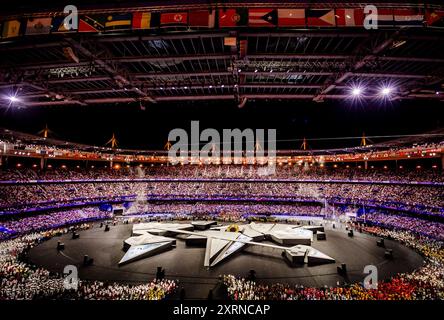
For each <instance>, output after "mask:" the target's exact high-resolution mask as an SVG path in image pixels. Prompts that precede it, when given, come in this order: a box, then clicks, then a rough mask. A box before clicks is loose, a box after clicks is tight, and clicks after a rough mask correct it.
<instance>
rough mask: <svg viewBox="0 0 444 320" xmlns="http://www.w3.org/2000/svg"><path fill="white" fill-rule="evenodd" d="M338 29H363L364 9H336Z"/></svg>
mask: <svg viewBox="0 0 444 320" xmlns="http://www.w3.org/2000/svg"><path fill="white" fill-rule="evenodd" d="M336 25H337V26H338V27H362V26H363V25H364V10H363V9H336Z"/></svg>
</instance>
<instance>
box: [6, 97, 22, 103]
mask: <svg viewBox="0 0 444 320" xmlns="http://www.w3.org/2000/svg"><path fill="white" fill-rule="evenodd" d="M8 99H9V101H10V102H11V103H16V102H19V101H20V99H19V98H17V97H16V96H9V97H8Z"/></svg>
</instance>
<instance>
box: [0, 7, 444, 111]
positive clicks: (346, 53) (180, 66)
mask: <svg viewBox="0 0 444 320" xmlns="http://www.w3.org/2000/svg"><path fill="white" fill-rule="evenodd" d="M379 2H380V3H386V2H385V1H379ZM161 3H162V2H155V4H153V6H151V7H150V6H147V5H146V6H145V7H141V6H135V7H133V9H128V7H125V6H123V7H125V9H121V7H122V5H119V7H117V8H115V7H113V9H111V7H110V9H109V10H108V11H109V13H107V14H106V17H107V19H114V18H113V17H114V15H116V14H118V13H121V12H127V11H128V10H134V11H133V12H141V10H142V11H143V10H148V9H149V8H151V10H153V11H152V13H153V14H162V13H169V12H175V13H177V6H176V7H168V6H165V5H161ZM242 3H243V4H245V2H242ZM170 4H171V3H170ZM239 5H240V4H239V3H237V4H236V3H234V2H230V1H227V2H224V3H223V4H222V5H221V4H208V2H202V1H194V2H193V1H190V2H186V3H183V10H184V12H186V13H188V14H191V12H192V11H194V12H195V11H196V10H200V9H202V10H207V11H208V12H210V13H211V14H213V13H214V14H216V16H215V19H216V21H217V20H218V19H220V15H221V12H226V11H225V10H229V9H230V8H234V7H235V6H239ZM270 6H273V7H274V8H302V7H307V5H306V4H304V3H297V4H295V3H288V2H279V3H277V2H273V4H272V5H270V4H269V5H268V7H270ZM341 6H342V7H348V8H350V7H351V8H354V7H356V8H361V7H362V6H361V5H359V4H356V2H352V1H350V2H348V3H346V4H344V3H340V2H334V1H324V2H320V3H317V4H310V8H318V7H319V8H324V9H325V8H330V9H332V10H333V8H336V10H339V9H338V8H341ZM384 6H385V7H387V8H390V9H389V10H392V11H390V12H392V13H391V14H392V15H393V19H395V20H396V17H395V15H396V14H395V13H394V11H393V8H399V3H398V4H396V3H393V1H391V3H390V4H385V5H384ZM412 6H413V7H414V9H413V10H417V11H411V12H413V13H411V15H412V16H413V15H417V14H419V15H422V16H423V19H424V22H423V23H421V25H417V26H416V27H406V26H404V25H396V21H395V20H393V22H392V23H391V25H390V26H388V27H387V26H385V27H384V26H380V27H379V29H378V30H365V29H364V28H363V27H344V26H339V23H338V19H339V18H338V16H339V15H340V13H339V12H338V11H335V12H334V13H335V15H336V18H334V20H336V22H334V23H333V25H332V26H328V27H322V26H321V27H320V26H315V23H311V22H309V21H308V19H306V20H305V23H304V26H302V25H301V26H298V27H296V26H292V27H281V26H279V25H276V26H273V27H263V26H259V27H254V26H252V25H251V23H250V24H249V23H247V22H246V25H245V26H235V27H223V26H221V25H220V23H217V22H216V24H215V25H214V26H213V27H211V28H208V27H201V26H200V27H194V26H192V25H190V21H188V23H184V24H183V25H174V26H172V25H166V26H162V23H161V22H159V23H160V25H157V26H156V27H153V28H150V29H146V30H134V28H132V29H131V28H129V29H128V30H126V29H124V30H118V31H116V30H111V31H110V30H98V32H71V33H66V32H54V31H51V33H50V31H49V29H48V32H47V33H48V34H43V33H45V32H43V33H40V32H39V34H37V35H35V34H34V33H32V34H29V23H30V22H29V21H33V20H32V19H33V18H30V17H31V16H32V17H37V18H42V17H47V16H48V14H49V13H47V12H38V13H35V14H32V13H27V14H26V15H25V16H22V17H18V18H17V17H15V18H17V19H19V20H20V19H22V20H20V21H21V23H22V24H26V28H25V27H23V26H22V29H21V30H22V31H21V32H22V33H23V34H20V35H19V36H16V37H12V38H9V37H7V38H5V37H4V39H3V40H0V95H1V96H2V99H0V104H1V105H2V106H9V105H10V104H11V99H10V98H11V97H16V96H17V100H14V101H13V102H14V103H15V104H16V105H19V106H24V107H37V106H59V105H81V106H87V105H94V104H103V105H107V104H114V103H135V104H138V105H140V107H141V108H142V109H143V108H145V107H146V105H148V104H150V103H161V102H164V101H184V100H192V101H198V100H235V101H236V102H237V103H238V104H239V106H240V107H242V106H243V105H244V104H245V102H247V101H251V100H256V99H298V100H300V99H302V100H312V101H318V102H322V101H324V100H342V99H348V98H350V96H351V95H352V93H353V92H354V91H353V90H354V89H356V88H359V95H360V98H361V99H378V98H379V97H380V91H381V90H382V89H383V88H389V89H390V90H392V91H391V92H390V97H389V99H391V100H398V99H437V100H443V99H444V98H443V96H444V92H443V93H441V91H442V84H443V82H444V58H443V57H442V52H443V51H444V28H436V27H434V26H431V25H430V21H428V20H429V19H428V17H429V16H428V15H427V14H430V12H432V11H431V10H436V8H437V7H436V6H427V7H426V8H424V5H423V4H420V5H418V4H415V5H413V4H406V5H405V9H404V10H407V11H404V13H403V14H407V15H409V13H408V12H410V11H408V10H410V9H408V8H411V7H412ZM415 6H416V7H415ZM249 7H250V10H253V9H251V8H261V7H264V3H261V2H260V1H256V2H254V4H252V5H251V6H249ZM147 8H148V9H147ZM187 8H190V9H187ZM221 8H222V9H221ZM361 9H362V8H361ZM443 9H444V7H443ZM119 10H120V11H119ZM172 10H174V11H172ZM270 10H271V9H270ZM307 10H308V9H307ZM325 10H327V11H328V9H325ZM105 11H106V10H104V9H103V6H102V7H101V9H100V11H99V12H102V13H103V12H105ZM83 12H85V13H88V15H98V14H99V12H98V10H94V9H91V8H88V9H85V10H84V11H80V12H79V13H80V14H81V15H82V14H83ZM443 12H444V11H443ZM57 14H58V13H54V12H52V13H51V14H50V16H51V18H52V19H56V17H58V15H57ZM244 14H245V15H246V18H248V12H247V13H244ZM306 15H308V13H306ZM12 17H14V16H10V17H9V18H8V17H5V18H4V19H13V18H12ZM81 17H82V16H81ZM110 17H111V18H110ZM15 18H14V19H15ZM37 18H36V19H37ZM129 19H131V18H129ZM408 19H410V18H408ZM247 20H248V19H247ZM247 20H246V21H247ZM133 21H134V19H133ZM310 23H311V24H312V25H310ZM31 24H32V22H31ZM54 24H55V20H52V25H51V28H54ZM4 28H6V27H5V26H4ZM23 28H25V29H23ZM130 29H131V30H130ZM4 30H5V29H3V34H5V31H4ZM49 33H50V34H49ZM230 40H234V42H232V43H230ZM361 91H362V95H361V94H360V93H361Z"/></svg>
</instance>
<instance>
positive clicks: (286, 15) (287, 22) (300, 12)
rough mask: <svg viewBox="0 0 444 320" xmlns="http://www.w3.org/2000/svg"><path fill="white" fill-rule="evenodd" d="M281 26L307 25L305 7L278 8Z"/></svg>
mask: <svg viewBox="0 0 444 320" xmlns="http://www.w3.org/2000/svg"><path fill="white" fill-rule="evenodd" d="M278 25H279V27H305V9H278Z"/></svg>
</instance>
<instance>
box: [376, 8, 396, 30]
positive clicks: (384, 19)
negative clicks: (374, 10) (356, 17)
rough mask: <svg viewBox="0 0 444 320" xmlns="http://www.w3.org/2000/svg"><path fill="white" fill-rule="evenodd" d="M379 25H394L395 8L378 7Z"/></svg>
mask: <svg viewBox="0 0 444 320" xmlns="http://www.w3.org/2000/svg"><path fill="white" fill-rule="evenodd" d="M378 26H385V27H393V26H394V17H393V9H378Z"/></svg>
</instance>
